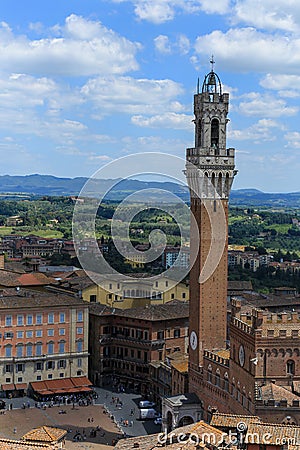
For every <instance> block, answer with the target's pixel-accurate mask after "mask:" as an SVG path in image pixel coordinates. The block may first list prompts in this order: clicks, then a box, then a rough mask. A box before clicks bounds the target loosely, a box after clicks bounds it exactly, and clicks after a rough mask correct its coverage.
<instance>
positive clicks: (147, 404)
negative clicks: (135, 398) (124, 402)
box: [139, 400, 155, 408]
mask: <svg viewBox="0 0 300 450" xmlns="http://www.w3.org/2000/svg"><path fill="white" fill-rule="evenodd" d="M153 406H155V403H154V402H149V400H142V401H140V403H139V408H153Z"/></svg>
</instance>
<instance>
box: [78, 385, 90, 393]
mask: <svg viewBox="0 0 300 450" xmlns="http://www.w3.org/2000/svg"><path fill="white" fill-rule="evenodd" d="M92 390H93V389H92V388H89V387H87V386H82V387H79V388H77V389H76V392H78V391H79V392H91V391H92Z"/></svg>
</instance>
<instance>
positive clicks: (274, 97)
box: [0, 0, 300, 192]
mask: <svg viewBox="0 0 300 450" xmlns="http://www.w3.org/2000/svg"><path fill="white" fill-rule="evenodd" d="M212 54H213V55H214V58H215V61H216V64H215V71H216V72H217V73H218V75H219V76H220V78H221V81H222V84H223V89H224V91H225V92H229V93H230V100H231V104H230V113H229V117H230V124H229V129H228V139H227V146H228V147H235V148H236V164H237V169H238V170H239V174H238V176H237V177H236V179H235V182H234V188H235V189H238V188H257V189H261V190H264V191H267V192H292V191H299V190H300V189H299V182H298V180H299V173H300V158H299V154H300V125H299V124H300V120H299V95H300V2H299V0H289V1H287V0H263V1H261V0H233V1H230V0H214V1H212V0H51V1H50V0H43V1H41V0H39V1H37V0H26V1H24V0H2V1H1V6H0V156H1V170H0V174H11V175H14V174H20V175H25V174H31V173H43V174H52V175H56V176H65V177H75V176H87V177H88V176H91V175H92V174H93V173H94V172H95V171H96V170H97V169H99V167H101V166H102V165H103V164H106V163H107V162H109V161H111V160H114V159H115V158H119V157H122V156H126V155H128V154H131V153H142V152H145V151H147V152H149V151H158V152H165V153H169V154H172V155H174V156H178V157H183V158H184V156H185V148H186V147H192V146H193V145H194V129H193V124H192V122H191V121H192V119H193V116H192V112H193V105H192V103H193V94H194V92H195V89H196V85H197V77H198V76H199V77H200V82H202V81H203V78H204V76H205V74H206V73H207V72H209V70H210V64H209V60H210V57H211V55H212ZM116 176H122V174H120V173H118V174H116Z"/></svg>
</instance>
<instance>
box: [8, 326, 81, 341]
mask: <svg viewBox="0 0 300 450" xmlns="http://www.w3.org/2000/svg"><path fill="white" fill-rule="evenodd" d="M58 334H59V336H65V334H66V329H65V328H59V329H58ZM76 334H83V327H77V328H76ZM24 335H25V337H26V338H29V339H30V338H33V336H34V335H35V337H43V330H35V332H34V331H33V330H27V331H26V332H25V333H24V331H17V332H16V337H17V339H23V338H24ZM54 335H55V330H54V328H49V329H48V330H47V336H54ZM13 337H14V333H13V332H12V331H6V332H5V333H4V339H12V338H13Z"/></svg>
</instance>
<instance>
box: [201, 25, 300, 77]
mask: <svg viewBox="0 0 300 450" xmlns="http://www.w3.org/2000/svg"><path fill="white" fill-rule="evenodd" d="M195 50H196V53H197V54H198V56H199V55H201V56H202V57H203V56H205V58H208V57H210V55H211V53H212V50H213V54H214V56H215V59H216V61H217V63H218V66H220V67H223V68H224V70H230V71H237V72H239V73H240V72H245V71H248V72H264V73H265V72H268V71H269V72H273V73H282V67H283V65H284V71H285V73H298V72H299V67H300V39H299V38H295V39H291V38H287V37H285V36H280V35H270V34H266V33H262V32H258V31H257V30H255V29H254V28H240V29H232V28H231V29H229V30H228V31H227V32H225V33H223V32H222V31H220V30H215V31H213V32H212V33H210V34H206V35H203V36H199V37H198V38H197V40H196V43H195Z"/></svg>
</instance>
